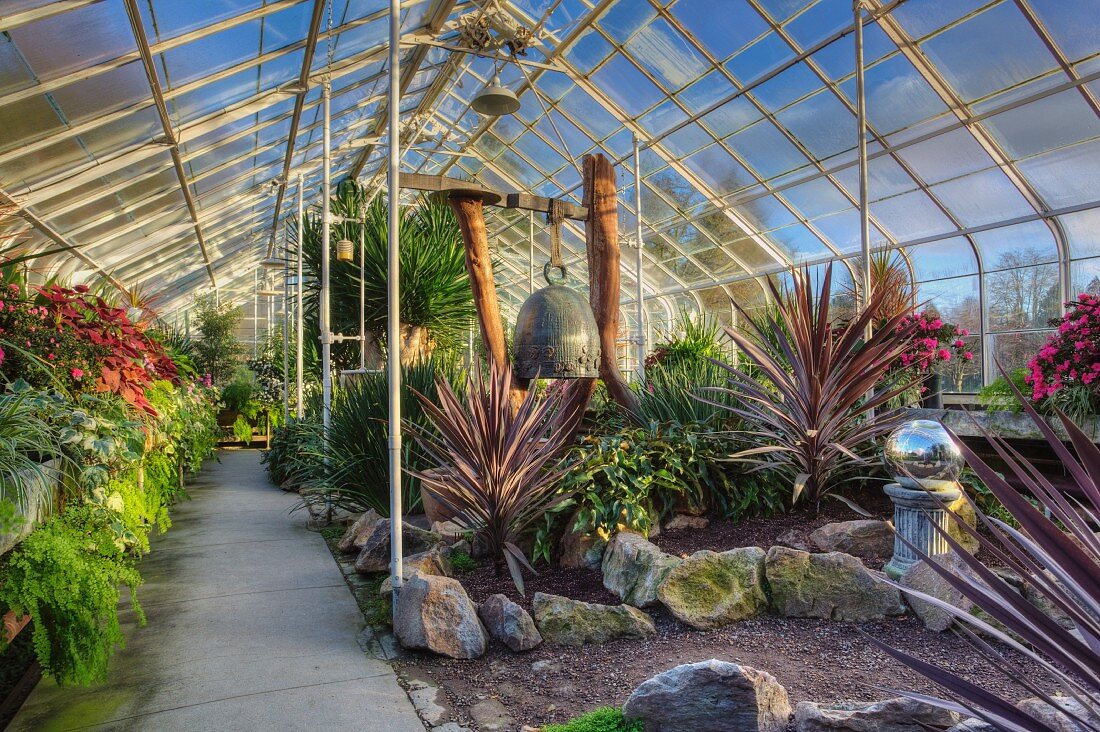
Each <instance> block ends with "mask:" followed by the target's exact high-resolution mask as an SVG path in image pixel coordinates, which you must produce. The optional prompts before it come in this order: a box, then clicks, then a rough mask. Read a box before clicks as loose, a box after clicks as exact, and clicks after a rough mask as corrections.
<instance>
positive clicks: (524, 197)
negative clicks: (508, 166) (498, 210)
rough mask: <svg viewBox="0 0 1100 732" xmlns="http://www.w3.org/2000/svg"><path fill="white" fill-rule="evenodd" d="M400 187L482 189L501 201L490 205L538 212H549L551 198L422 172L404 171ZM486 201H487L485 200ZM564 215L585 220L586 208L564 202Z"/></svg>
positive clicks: (459, 189)
mask: <svg viewBox="0 0 1100 732" xmlns="http://www.w3.org/2000/svg"><path fill="white" fill-rule="evenodd" d="M401 187H402V188H409V189H412V190H416V191H431V192H435V193H442V192H448V191H483V192H485V193H492V194H496V196H497V198H496V201H500V202H501V203H499V204H497V203H496V201H494V202H493V203H491V204H490V205H494V206H495V205H500V206H501V207H502V208H518V209H522V210H524V211H537V212H539V213H550V201H551V199H549V198H545V197H543V196H532V195H531V194H529V193H501V192H499V191H493V190H492V189H489V188H486V187H485V186H483V185H481V184H480V183H476V182H471V181H468V180H459V179H458V178H448V177H447V176H444V175H424V174H423V173H404V174H402V176H401ZM486 203H489V202H488V201H486ZM564 208H565V217H566V218H567V219H574V220H576V221H585V220H587V219H588V209H587V208H585V207H584V206H578V205H576V204H575V203H569V202H565V205H564Z"/></svg>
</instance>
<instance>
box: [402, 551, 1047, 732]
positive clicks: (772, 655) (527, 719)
mask: <svg viewBox="0 0 1100 732" xmlns="http://www.w3.org/2000/svg"><path fill="white" fill-rule="evenodd" d="M460 579H461V580H462V582H463V584H464V585H467V587H468V588H469V590H470V594H471V597H473V598H474V600H475V601H479V600H481V599H482V598H484V597H486V596H488V595H489V594H492V593H493V592H504V593H505V594H507V595H509V596H510V597H513V598H516V599H517V600H519V599H520V598H518V594H517V593H516V591H515V589H514V588H512V587H510V585H511V582H510V580H508V579H507V578H503V579H501V580H499V581H497V582H493V581H492V579H493V574H492V572H491V571H486V570H478V571H476V572H472V573H468V574H466V575H463V576H461V577H460ZM598 582H599V574H598V573H597V572H593V571H590V570H568V571H566V570H553V571H547V572H542V573H540V575H539V576H538V577H534V578H530V579H529V580H528V587H527V600H526V601H523V604H524V605H525V606H528V607H529V606H530V602H529V600H530V597H531V595H532V594H533V593H534V592H536V591H541V592H548V593H551V594H558V595H567V596H571V597H576V598H577V599H585V600H594V601H600V602H605V603H615V602H617V599H616V598H615V597H614V596H612V595H610V593H607V592H606V591H605V590H603V589H602V586H600V585H599V584H598ZM647 612H649V613H650V614H651V615H652V616H653V618H654V620H655V621H656V625H657V635H656V636H655V637H654V638H651V639H648V640H645V641H631V640H624V641H615V642H611V643H605V644H603V645H592V646H584V647H581V648H570V647H567V646H553V645H547V644H543V645H541V646H539V647H538V648H536V649H535V650H533V651H530V652H528V653H521V654H516V653H512V652H511V651H509V650H508V649H507V648H505V647H504V646H502V645H499V644H497V643H495V642H494V643H492V645H491V648H490V650H489V652H488V653H486V654H485V655H484V656H482V657H481V658H479V659H477V660H474V661H456V660H452V659H447V658H442V657H439V656H434V655H431V654H426V653H414V654H412V655H411V657H410V658H408V659H406V660H404V661H401V662H399V663H398V665H399V666H402V667H405V670H406V672H409V673H412V674H413V675H416V676H419V677H427V678H429V679H432V680H434V681H435V682H436V683H438V684H439V685H440V686H441V687H442V688H443V690H444V691H445V693H446V695H447V697H448V706H449V707H450V708H451V710H452V711H453V713H454V716H453V719H454V721H458V722H460V723H463V724H467V725H471V726H474V727H475V728H476V725H473V721H472V720H471V719H470V718H469V716H468V713H467V710H468V708H469V707H471V706H473V705H475V704H477V703H478V702H480V701H483V700H485V699H492V698H495V699H499V700H500V701H501V703H503V704H504V706H505V707H506V708H507V709H508V711H509V713H510V714H511V715H512V717H513V718H514V719H515V721H516V725H517V728H518V726H520V725H524V724H526V725H534V726H541V725H545V724H550V723H554V722H564V721H567V720H568V719H571V718H572V717H575V716H577V715H578V714H581V713H584V712H586V711H590V710H592V709H595V708H596V707H600V706H606V705H611V706H620V705H622V704H623V702H625V701H626V698H627V697H628V696H629V695H630V692H631V691H632V690H633V689H634V688H635V687H636V686H637V685H638V684H639V683H641V682H642V681H644V680H645V679H647V678H649V677H650V676H653V675H654V674H656V673H659V672H660V671H663V670H666V669H669V668H672V667H673V666H676V665H679V664H682V663H691V662H695V661H703V660H707V659H711V658H717V659H720V660H724V661H731V662H734V663H741V664H747V665H749V666H753V667H754V668H759V669H764V670H766V671H768V672H770V673H771V674H773V675H774V676H775V677H776V678H777V679H778V680H779V682H780V683H782V684H783V685H784V686H785V687H786V688H787V691H788V693H789V694H790V697H791V704H792V706H793V705H794V704H796V703H798V702H799V701H804V700H810V701H824V702H833V701H841V700H864V701H870V700H875V699H883V698H887V697H889V696H891V695H892V692H891V690H898V689H905V690H914V691H921V692H926V693H933V694H935V693H940V692H939V690H938V689H937V688H936V687H935V685H933V684H931V683H929V682H928V681H926V680H925V679H924V678H923V677H921V676H920V675H918V674H916V673H914V672H912V671H910V670H908V669H906V668H905V667H904V666H902V665H901V664H899V663H896V662H895V661H893V660H891V659H890V658H889V657H888V656H886V655H885V654H884V653H882V652H881V651H879V650H878V649H877V648H875V647H874V646H873V645H872V644H871V643H870V642H869V641H868V637H871V638H877V639H880V640H883V641H885V642H888V643H891V644H892V645H893V646H894V647H895V648H899V649H901V650H903V651H906V652H908V653H911V654H913V655H916V656H919V657H920V658H923V659H926V660H929V661H932V662H935V663H938V664H941V665H943V666H946V667H948V668H950V669H951V670H953V671H955V672H956V673H959V674H961V675H962V676H963V677H965V678H967V679H970V680H973V681H978V682H981V683H983V684H985V685H987V686H990V687H992V688H994V689H996V690H998V691H1000V692H1001V693H1003V694H1005V695H1006V696H1008V697H1009V698H1012V699H1017V698H1022V697H1025V696H1030V694H1029V693H1028V692H1027V691H1026V690H1025V689H1023V688H1022V687H1020V686H1019V685H1017V684H1015V683H1014V682H1012V681H1010V680H1008V679H1006V678H1004V677H1001V676H999V675H998V674H997V673H996V672H995V671H994V670H993V669H991V668H990V666H989V664H987V663H986V662H985V661H984V660H982V658H981V657H980V656H978V655H977V654H975V653H974V651H973V650H972V649H971V648H970V647H969V646H968V645H967V644H966V642H965V641H964V640H963V639H961V638H960V637H958V636H956V635H955V634H953V633H932V632H929V631H927V630H925V629H924V627H923V625H922V624H921V622H920V621H919V620H917V619H916V618H914V617H911V616H904V617H900V618H895V619H890V620H884V621H881V622H868V623H841V622H836V621H828V620H811V619H798V618H779V617H772V616H766V617H761V618H758V619H754V620H747V621H743V622H740V623H736V624H733V625H730V626H727V627H725V628H721V629H719V630H715V631H697V630H692V629H690V628H688V627H686V626H684V625H682V624H681V623H679V622H677V621H676V620H675V619H674V618H672V617H670V616H669V615H668V614H667V613H665V612H664V611H663V610H661V609H660V608H651V609H649V610H648V611H647ZM864 634H866V635H864ZM1006 653H1007V655H1008V656H1009V657H1010V658H1014V659H1016V660H1019V659H1018V657H1017V656H1016V655H1015V654H1013V653H1011V652H1007V651H1006ZM540 661H545V662H548V668H544V669H542V670H540V671H538V672H536V671H534V670H533V669H532V664H534V663H536V662H540ZM540 665H545V664H540ZM1035 678H1038V677H1037V676H1035ZM876 687H877V688H876Z"/></svg>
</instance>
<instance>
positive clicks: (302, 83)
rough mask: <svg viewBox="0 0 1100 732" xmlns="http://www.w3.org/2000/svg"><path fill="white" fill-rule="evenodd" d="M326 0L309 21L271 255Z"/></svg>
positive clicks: (319, 0) (315, 1)
mask: <svg viewBox="0 0 1100 732" xmlns="http://www.w3.org/2000/svg"><path fill="white" fill-rule="evenodd" d="M327 4H328V3H327V2H326V0H313V16H312V17H311V18H310V21H309V33H308V35H307V36H306V50H305V55H304V56H303V57H302V70H301V73H299V74H298V86H299V89H298V93H297V94H296V95H295V97H294V112H292V113H291V116H290V134H289V135H288V136H287V141H286V155H284V156H283V173H282V175H281V176H280V178H281V180H280V182H279V190H278V193H277V194H276V198H275V220H274V221H273V222H272V224H271V241H270V242H268V245H267V254H268V256H271V252H272V250H273V249H274V248H275V233H276V232H277V231H278V230H279V209H281V208H282V206H283V197H284V196H285V195H286V191H287V188H288V186H289V179H290V165H291V161H292V160H293V159H294V143H295V142H296V141H297V139H298V125H299V124H300V123H301V121H302V110H303V109H304V108H305V102H306V94H307V93H309V77H310V70H311V69H312V68H313V54H314V53H315V52H316V51H317V35H318V34H319V33H320V31H321V21H322V20H323V19H324V17H325V6H326V5H327Z"/></svg>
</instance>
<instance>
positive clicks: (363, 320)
mask: <svg viewBox="0 0 1100 732" xmlns="http://www.w3.org/2000/svg"><path fill="white" fill-rule="evenodd" d="M366 266H367V209H366V207H365V206H360V208H359V370H360V371H366V370H367V270H366Z"/></svg>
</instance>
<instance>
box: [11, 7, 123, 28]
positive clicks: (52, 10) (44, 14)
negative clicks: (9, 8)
mask: <svg viewBox="0 0 1100 732" xmlns="http://www.w3.org/2000/svg"><path fill="white" fill-rule="evenodd" d="M98 2H102V0H54V1H53V2H50V3H46V4H45V5H40V6H39V7H37V8H30V9H28V10H24V11H22V12H18V13H7V14H6V15H0V31H10V30H14V29H16V28H18V27H19V26H21V25H27V24H28V23H37V22H38V21H40V20H45V19H46V18H52V17H53V16H55V15H61V14H62V13H67V12H69V11H70V10H76V9H77V8H83V7H84V6H85V5H94V4H95V3H98Z"/></svg>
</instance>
